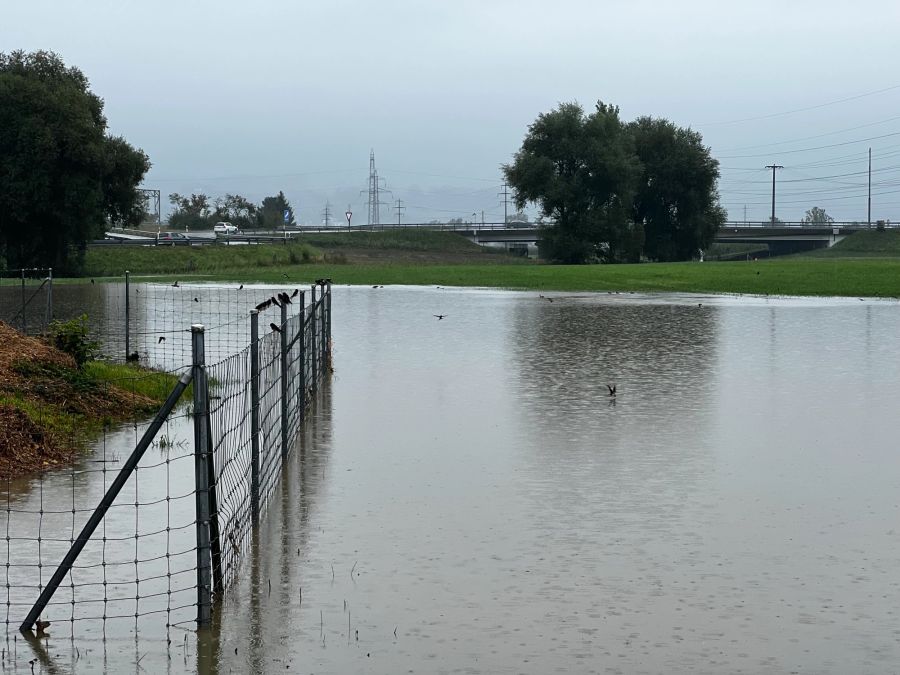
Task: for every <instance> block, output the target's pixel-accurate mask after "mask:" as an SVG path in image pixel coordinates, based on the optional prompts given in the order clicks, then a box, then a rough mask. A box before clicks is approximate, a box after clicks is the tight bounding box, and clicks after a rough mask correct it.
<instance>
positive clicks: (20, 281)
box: [0, 267, 53, 335]
mask: <svg viewBox="0 0 900 675" xmlns="http://www.w3.org/2000/svg"><path fill="white" fill-rule="evenodd" d="M52 320H53V270H52V269H50V268H49V267H47V268H37V267H35V268H28V269H17V270H6V271H5V272H2V273H0V321H4V322H5V323H8V324H9V325H10V326H14V327H15V328H18V329H19V330H20V331H22V332H23V333H25V334H26V335H33V334H36V333H42V332H44V331H46V330H47V327H48V326H49V325H50V322H51V321H52Z"/></svg>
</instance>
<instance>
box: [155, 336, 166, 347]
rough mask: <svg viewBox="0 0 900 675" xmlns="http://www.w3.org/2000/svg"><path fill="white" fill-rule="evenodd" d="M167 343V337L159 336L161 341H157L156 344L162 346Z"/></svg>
mask: <svg viewBox="0 0 900 675" xmlns="http://www.w3.org/2000/svg"><path fill="white" fill-rule="evenodd" d="M165 341H166V336H165V335H160V336H159V340H157V341H156V344H158V345H161V344H162V343H163V342H165Z"/></svg>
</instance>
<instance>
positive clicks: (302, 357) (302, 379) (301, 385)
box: [297, 291, 306, 424]
mask: <svg viewBox="0 0 900 675" xmlns="http://www.w3.org/2000/svg"><path fill="white" fill-rule="evenodd" d="M297 302H298V304H299V305H300V335H299V336H298V342H299V343H300V354H299V356H298V360H299V361H300V368H299V370H298V372H297V380H298V383H297V390H298V392H299V396H298V399H297V405H299V406H300V423H301V424H303V421H304V420H305V419H306V291H300V297H299V300H298V301H297Z"/></svg>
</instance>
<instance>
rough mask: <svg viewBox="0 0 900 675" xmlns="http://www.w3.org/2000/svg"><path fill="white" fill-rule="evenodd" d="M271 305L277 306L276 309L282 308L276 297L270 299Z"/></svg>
mask: <svg viewBox="0 0 900 675" xmlns="http://www.w3.org/2000/svg"><path fill="white" fill-rule="evenodd" d="M269 304H272V305H275V306H276V307H281V304H280V303H279V302H278V300H276V299H275V296H274V295H273V296H272V297H271V298H269Z"/></svg>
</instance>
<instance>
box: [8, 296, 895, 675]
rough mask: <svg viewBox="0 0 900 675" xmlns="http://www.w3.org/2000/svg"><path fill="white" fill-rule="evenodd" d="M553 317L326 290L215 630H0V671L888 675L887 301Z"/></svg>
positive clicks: (518, 299) (478, 304)
mask: <svg viewBox="0 0 900 675" xmlns="http://www.w3.org/2000/svg"><path fill="white" fill-rule="evenodd" d="M71 292H72V293H76V292H77V291H71ZM91 292H95V291H93V290H91V289H87V290H86V291H85V293H91ZM229 292H231V291H229ZM550 297H551V298H552V300H551V299H548V298H540V297H538V294H536V293H517V292H503V291H477V290H458V289H440V288H431V289H422V288H379V289H372V288H336V289H335V291H334V327H333V335H334V361H335V373H334V375H333V378H332V382H331V384H330V386H327V387H326V388H325V389H324V390H323V392H322V393H321V394H320V396H319V399H318V400H317V402H316V404H315V406H314V408H313V410H312V412H311V415H310V419H309V421H308V422H309V423H308V425H307V427H306V429H305V432H304V433H303V435H302V437H301V439H299V442H298V444H297V445H296V447H295V451H294V454H293V455H292V458H291V460H290V461H289V463H288V465H287V468H286V471H285V474H284V476H283V479H282V482H281V485H280V488H279V490H278V492H276V493H275V496H274V503H273V504H272V505H271V506H270V507H269V510H268V513H267V514H266V517H265V518H264V520H263V521H262V524H261V527H260V529H259V531H258V532H257V533H256V535H255V539H256V548H255V551H256V554H255V555H254V556H252V557H251V559H250V560H247V561H245V562H244V564H243V566H242V567H241V568H240V570H239V571H238V574H237V580H236V582H235V583H234V584H233V586H232V587H231V588H230V589H229V592H228V593H227V594H226V598H225V601H224V602H223V603H222V604H221V605H220V606H219V608H218V610H217V612H216V616H215V620H214V626H213V628H212V629H210V630H208V631H201V632H199V633H196V632H195V631H193V630H192V629H191V628H190V626H188V627H181V628H179V629H178V632H177V633H173V632H171V631H169V632H168V633H169V634H168V636H167V635H166V633H167V631H166V630H165V629H164V628H153V627H152V626H151V625H150V624H149V623H147V627H146V628H145V621H146V620H145V619H143V618H142V620H141V623H140V624H139V626H138V630H135V629H134V627H135V624H134V622H133V621H132V622H127V621H122V622H118V623H116V622H107V625H106V629H105V630H106V639H105V640H104V639H102V637H101V636H99V635H93V636H87V637H83V636H77V635H76V636H75V637H71V636H70V635H69V634H68V632H67V631H61V632H60V633H59V634H54V632H53V630H51V631H50V636H49V637H48V638H46V639H45V640H42V641H40V643H39V644H38V645H30V644H27V643H25V642H24V640H23V639H22V637H21V636H19V637H18V638H16V637H15V636H14V635H8V636H7V640H6V645H7V647H6V652H5V653H4V661H3V665H4V668H5V670H6V671H8V672H21V673H28V672H31V666H30V665H29V661H30V660H31V659H35V658H38V662H37V663H35V672H38V668H40V669H43V672H100V671H103V670H106V671H108V672H173V673H176V672H201V673H245V672H301V673H317V674H320V673H401V672H410V673H554V672H560V673H562V672H578V673H591V672H596V673H672V672H685V673H687V672H691V673H723V672H729V673H732V672H744V673H788V672H800V673H848V672H854V673H890V672H894V671H895V670H896V664H897V663H898V662H900V624H898V621H897V610H896V606H897V598H898V595H900V593H898V591H900V578H898V576H897V573H896V570H897V569H898V567H900V527H898V523H900V498H898V495H900V454H898V453H897V451H896V447H897V443H896V437H897V425H898V423H897V421H896V408H897V402H898V400H900V365H898V359H897V358H896V355H895V353H894V352H895V351H896V340H897V335H898V334H900V311H898V310H900V307H898V304H897V303H896V302H888V301H860V300H857V299H855V298H854V299H850V300H839V299H803V300H798V299H768V298H713V297H698V296H683V297H679V296H640V295H630V294H621V295H619V294H611V295H608V294H602V295H597V294H584V295H582V294H568V295H567V294H553V295H551V296H550ZM108 304H109V303H107V305H108ZM198 304H199V303H198ZM220 304H221V306H223V307H224V306H226V304H227V303H225V302H223V303H220ZM98 307H100V305H98ZM101 311H102V310H101ZM223 311H224V310H223ZM227 311H235V310H227ZM434 315H446V317H445V318H444V319H442V320H438V319H437V318H436V317H435V316H434ZM148 316H152V312H151V313H148ZM229 316H230V315H229ZM147 332H148V333H151V332H152V331H151V330H149V329H148V330H147ZM152 342H153V340H152V339H149V340H148V341H147V344H148V345H149V346H148V347H147V349H150V348H151V347H152ZM608 383H609V384H612V383H615V384H616V385H617V392H618V395H617V397H616V398H615V399H611V398H610V397H609V396H608V389H607V386H606V385H607V384H608ZM173 433H176V434H177V433H178V430H177V429H176V430H173ZM124 436H125V437H126V440H130V439H129V438H127V437H128V434H124ZM132 438H133V434H132ZM123 446H124V447H127V446H125V445H124V441H123ZM127 451H128V450H127V449H125V450H122V452H127ZM48 482H50V483H52V481H48ZM20 489H21V490H22V491H24V492H25V493H27V490H28V489H29V487H28V486H27V485H25V486H21V487H20ZM43 490H44V494H45V495H46V494H47V491H48V486H47V485H45V486H44V488H43ZM85 490H86V491H92V492H90V494H91V495H92V496H91V498H90V499H87V500H86V501H91V500H93V499H94V498H95V496H96V495H95V493H96V491H97V488H96V486H93V487H91V486H88V487H86V488H85ZM23 498H24V499H27V494H25V496H24V497H23ZM67 527H68V528H69V529H71V522H69V524H68V526H67ZM69 529H66V530H65V532H64V534H65V536H66V537H68V536H69ZM163 623H164V622H163ZM169 640H171V642H169ZM13 650H15V656H14V657H11V656H10V654H11V653H12V652H13Z"/></svg>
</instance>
